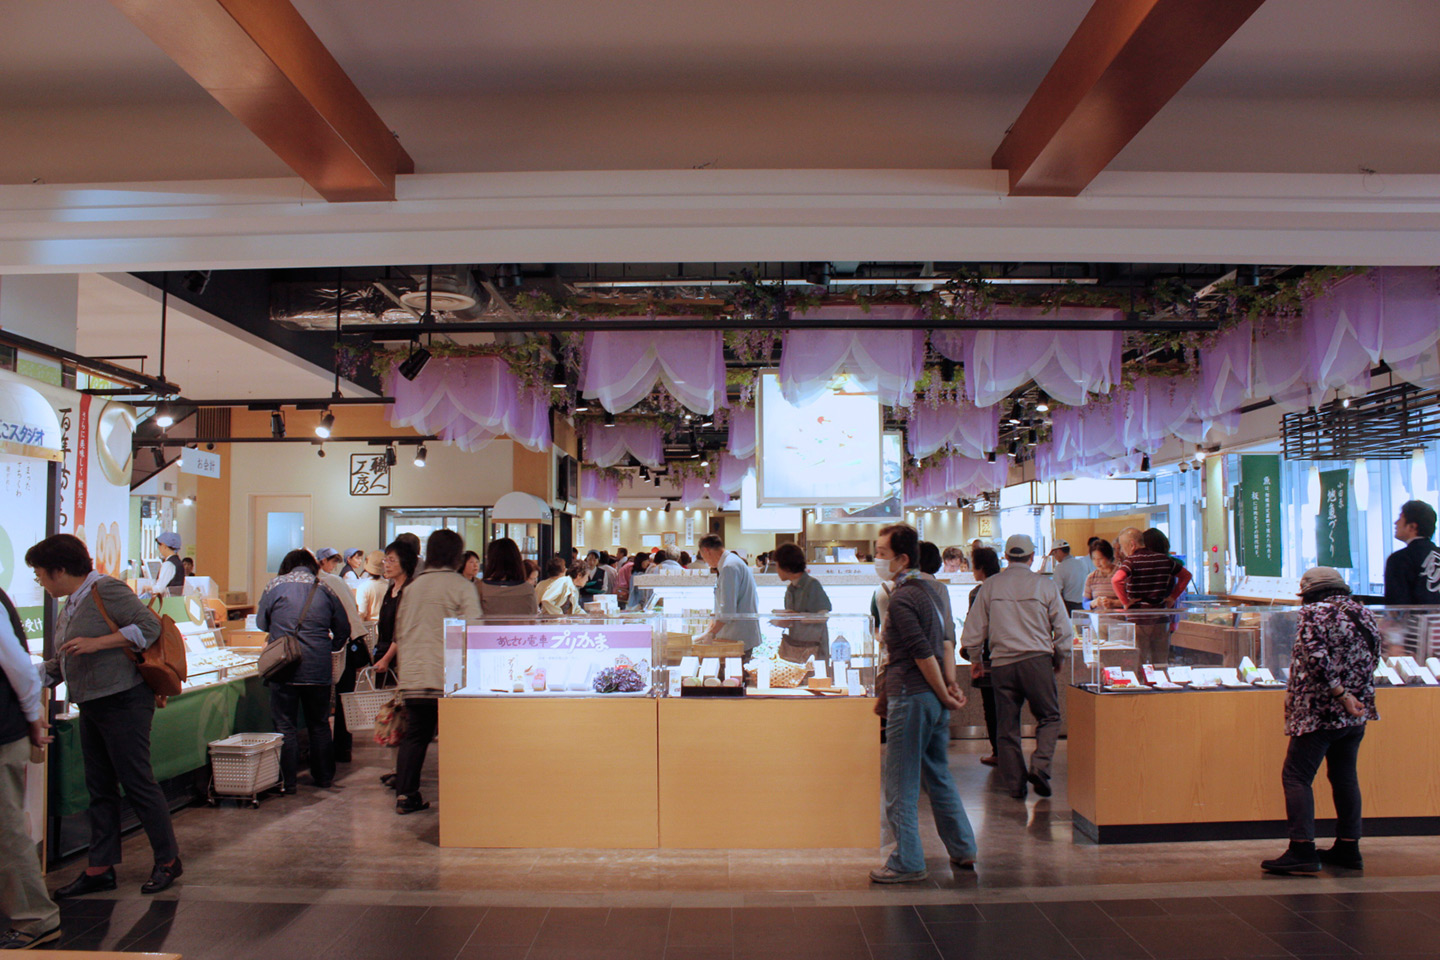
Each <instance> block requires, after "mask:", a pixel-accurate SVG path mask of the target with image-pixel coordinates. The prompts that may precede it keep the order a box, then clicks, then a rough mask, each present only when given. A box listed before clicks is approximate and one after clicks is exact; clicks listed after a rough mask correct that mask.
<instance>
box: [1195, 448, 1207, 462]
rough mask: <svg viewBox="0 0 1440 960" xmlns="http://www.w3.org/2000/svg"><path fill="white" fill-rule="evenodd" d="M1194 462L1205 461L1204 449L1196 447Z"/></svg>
mask: <svg viewBox="0 0 1440 960" xmlns="http://www.w3.org/2000/svg"><path fill="white" fill-rule="evenodd" d="M1195 462H1196V463H1204V462H1205V451H1204V450H1200V449H1196V451H1195Z"/></svg>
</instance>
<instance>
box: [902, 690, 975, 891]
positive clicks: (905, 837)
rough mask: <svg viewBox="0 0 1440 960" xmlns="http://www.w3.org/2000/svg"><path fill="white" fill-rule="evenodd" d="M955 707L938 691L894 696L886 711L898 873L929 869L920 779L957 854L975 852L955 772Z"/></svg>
mask: <svg viewBox="0 0 1440 960" xmlns="http://www.w3.org/2000/svg"><path fill="white" fill-rule="evenodd" d="M949 750H950V711H948V710H946V709H944V708H943V707H941V706H940V700H939V698H937V697H936V696H935V694H934V693H932V692H930V691H928V690H927V691H926V692H924V693H917V694H911V695H909V696H899V697H891V698H890V703H889V707H888V708H887V712H886V715H885V772H884V777H885V817H886V819H887V820H889V821H890V830H891V832H892V833H894V834H895V841H896V843H895V851H894V852H893V853H891V854H890V859H889V860H888V861H887V862H886V866H888V867H889V868H890V869H891V870H894V871H896V872H897V873H916V872H918V871H920V870H924V869H925V851H924V849H923V848H922V847H921V845H920V785H921V784H922V783H923V784H924V785H925V792H926V793H928V794H930V810H931V812H932V813H934V814H935V829H936V830H937V831H939V833H940V840H941V841H942V842H943V843H944V844H945V850H946V851H947V852H948V853H949V854H950V856H951V857H952V858H967V859H968V858H971V857H974V856H975V831H974V829H973V828H971V826H970V818H969V817H967V816H965V805H964V804H963V803H961V801H960V792H959V791H958V790H956V789H955V781H954V780H953V779H951V777H950V763H949Z"/></svg>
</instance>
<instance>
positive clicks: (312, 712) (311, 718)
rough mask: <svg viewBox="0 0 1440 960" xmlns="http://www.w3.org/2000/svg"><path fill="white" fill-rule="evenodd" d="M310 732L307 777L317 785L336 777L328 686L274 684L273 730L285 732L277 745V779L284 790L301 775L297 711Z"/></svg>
mask: <svg viewBox="0 0 1440 960" xmlns="http://www.w3.org/2000/svg"><path fill="white" fill-rule="evenodd" d="M302 709H303V710H304V711H305V728H306V730H308V731H309V733H310V776H311V777H312V778H313V779H314V780H315V782H316V783H317V784H328V783H329V782H330V781H332V780H334V779H335V750H334V747H333V745H332V744H331V742H330V685H329V684H324V685H321V684H310V683H277V684H275V685H274V686H272V687H271V688H270V714H271V716H272V718H273V719H274V721H275V732H276V733H281V734H284V735H285V744H284V746H282V747H281V748H280V779H281V780H282V781H283V783H284V785H285V790H286V791H287V792H289V791H293V790H294V789H295V781H296V779H297V778H298V777H299V775H300V711H301V710H302Z"/></svg>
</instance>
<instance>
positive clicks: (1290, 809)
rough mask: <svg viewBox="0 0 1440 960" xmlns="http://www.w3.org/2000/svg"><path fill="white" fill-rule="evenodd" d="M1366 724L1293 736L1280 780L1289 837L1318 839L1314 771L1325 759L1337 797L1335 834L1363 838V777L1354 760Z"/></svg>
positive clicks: (1318, 768)
mask: <svg viewBox="0 0 1440 960" xmlns="http://www.w3.org/2000/svg"><path fill="white" fill-rule="evenodd" d="M1363 739H1365V727H1364V726H1363V725H1362V726H1358V727H1345V728H1343V729H1340V730H1316V731H1315V732H1313V733H1306V734H1302V735H1300V736H1298V737H1291V738H1290V749H1289V750H1288V751H1286V753H1285V766H1284V768H1283V769H1282V770H1281V773H1280V782H1281V783H1282V784H1283V785H1284V787H1285V816H1286V818H1287V819H1289V821H1290V839H1291V840H1295V841H1298V842H1300V843H1311V842H1313V841H1314V840H1315V789H1314V783H1315V774H1317V773H1319V772H1320V761H1322V760H1324V761H1325V768H1326V774H1327V776H1328V777H1329V778H1330V790H1331V793H1332V794H1333V795H1334V797H1335V836H1336V837H1338V838H1340V839H1344V840H1359V839H1360V829H1361V820H1360V778H1359V777H1358V776H1356V774H1355V760H1356V758H1357V757H1358V756H1359V755H1360V741H1361V740H1363Z"/></svg>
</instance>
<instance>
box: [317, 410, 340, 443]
mask: <svg viewBox="0 0 1440 960" xmlns="http://www.w3.org/2000/svg"><path fill="white" fill-rule="evenodd" d="M333 426H335V414H333V413H331V412H330V408H329V407H326V408H325V413H324V414H323V415H322V416H321V417H320V422H319V423H317V424H315V436H317V437H319V438H320V439H321V440H328V439H329V438H330V428H331V427H333Z"/></svg>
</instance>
